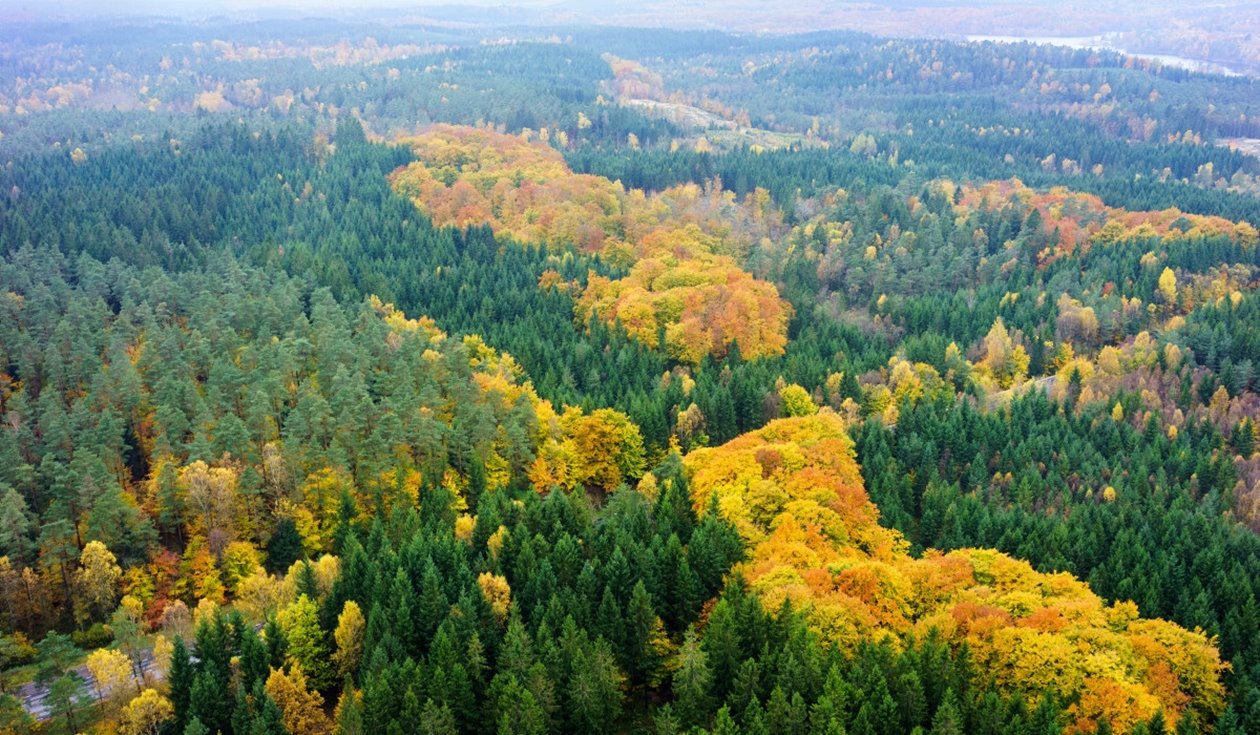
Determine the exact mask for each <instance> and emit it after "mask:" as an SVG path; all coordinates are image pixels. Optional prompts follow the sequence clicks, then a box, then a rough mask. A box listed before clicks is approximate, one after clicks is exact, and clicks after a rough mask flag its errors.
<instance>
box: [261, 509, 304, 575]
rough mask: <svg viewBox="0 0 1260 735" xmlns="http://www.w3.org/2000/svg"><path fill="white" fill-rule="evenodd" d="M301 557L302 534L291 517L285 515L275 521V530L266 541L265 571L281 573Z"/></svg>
mask: <svg viewBox="0 0 1260 735" xmlns="http://www.w3.org/2000/svg"><path fill="white" fill-rule="evenodd" d="M301 558H302V536H301V535H300V534H299V533H298V530H297V524H295V523H294V522H293V519H292V518H291V517H288V516H285V517H283V518H281V519H280V520H279V521H278V522H277V523H276V530H274V531H272V533H271V538H270V539H268V541H267V571H268V572H271V573H272V574H279V573H282V572H284V571H285V570H286V569H288V568H289V567H291V566H293V563H294V562H296V561H297V560H298V559H301Z"/></svg>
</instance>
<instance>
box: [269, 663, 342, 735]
mask: <svg viewBox="0 0 1260 735" xmlns="http://www.w3.org/2000/svg"><path fill="white" fill-rule="evenodd" d="M263 688H264V689H265V690H266V692H267V696H269V697H271V698H272V700H274V701H275V703H276V706H277V707H279V708H280V714H281V721H282V722H283V723H284V729H285V730H287V731H289V732H290V733H292V734H293V735H321V734H322V733H326V732H328V731H329V730H330V729H331V728H330V727H329V723H328V718H327V717H325V716H324V709H323V707H324V698H323V696H321V695H320V693H319V692H318V691H315V690H313V689H308V688H307V686H306V675H305V674H303V673H302V668H301V667H300V666H297V665H296V664H295V665H293V666H292V668H291V671H290V672H289V673H288V674H285V673H284V672H283V671H281V670H280V669H272V670H271V675H270V676H268V677H267V683H266V684H265V685H263Z"/></svg>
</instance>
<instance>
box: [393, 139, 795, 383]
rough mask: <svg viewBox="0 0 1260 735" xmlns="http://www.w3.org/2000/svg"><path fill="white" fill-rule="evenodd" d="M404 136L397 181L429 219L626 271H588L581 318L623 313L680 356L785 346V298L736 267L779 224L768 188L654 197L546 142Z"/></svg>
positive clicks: (754, 353) (640, 335)
mask: <svg viewBox="0 0 1260 735" xmlns="http://www.w3.org/2000/svg"><path fill="white" fill-rule="evenodd" d="M407 142H408V143H409V144H410V145H411V146H412V148H413V150H414V151H415V153H416V157H417V159H418V160H417V161H416V162H415V163H412V164H411V165H409V166H407V167H406V168H404V169H401V170H399V171H397V172H395V173H394V174H393V176H392V178H391V181H392V184H393V186H394V188H395V189H396V190H397V191H399V192H401V193H403V194H405V195H406V196H408V197H411V198H412V199H413V200H414V201H415V202H416V203H417V205H418V206H420V208H421V209H423V210H424V211H425V212H426V213H427V214H428V215H429V216H430V217H432V218H433V219H434V221H435V222H437V223H439V224H443V225H455V226H460V227H463V226H468V225H476V224H483V223H489V224H490V225H491V226H492V227H493V228H494V230H495V232H496V233H498V234H504V235H510V236H511V237H513V238H515V239H517V240H520V241H523V242H531V243H541V244H544V245H546V246H548V247H551V248H562V247H566V246H568V245H573V246H574V247H576V248H577V249H578V250H580V251H582V252H585V253H598V254H599V255H601V256H602V257H603V258H604V260H605V261H607V262H609V263H611V264H613V265H615V266H619V267H625V268H629V269H630V273H629V275H628V276H626V277H625V278H620V279H615V280H614V279H609V278H605V277H601V276H597V275H592V276H591V278H590V282H589V284H588V285H587V288H586V290H585V293H583V294H582V296H581V297H580V298H579V300H578V309H577V311H578V318H579V319H580V320H581V321H583V322H585V320H586V319H588V318H589V317H590V316H591V315H592V314H594V315H597V316H598V317H599V318H600V319H602V320H604V321H606V322H609V323H612V322H614V321H616V320H620V321H621V323H622V324H624V325H625V327H626V329H627V331H628V332H629V333H630V335H631V336H633V337H634V338H635V339H637V340H639V341H641V342H643V343H645V344H648V345H651V346H653V347H656V346H663V347H664V349H665V350H666V351H667V352H668V353H669V354H670V355H671V356H672V357H674V358H676V359H678V360H681V361H686V362H699V361H700V360H701V359H702V358H703V357H705V356H706V355H710V354H711V355H716V356H719V357H720V356H722V355H725V354H726V352H727V351H728V350H729V349H730V346H731V344H732V343H738V345H739V349H740V353H741V354H742V355H743V356H745V357H749V358H756V357H762V356H769V355H779V354H782V353H783V350H784V347H785V346H786V344H787V324H788V320H789V319H790V318H791V306H790V305H788V304H787V302H785V301H784V300H783V299H781V298H780V297H779V293H778V289H777V288H776V287H775V286H774V285H773V284H771V283H769V282H766V281H760V280H757V279H755V278H753V277H752V276H751V275H749V274H748V273H746V272H745V271H743V270H742V269H741V268H740V266H739V261H740V259H741V258H743V257H744V256H746V255H747V254H748V253H749V252H750V251H751V250H752V249H753V247H754V246H755V245H757V244H758V243H760V242H761V241H762V240H763V239H764V238H767V237H769V236H771V235H772V234H774V233H777V232H781V231H782V230H783V223H782V220H781V218H780V216H779V215H778V213H777V212H776V211H775V210H774V209H773V207H772V206H771V205H770V203H769V198H768V196H767V195H766V194H765V192H764V191H760V190H758V191H754V192H753V193H751V194H749V195H748V197H747V198H745V199H744V200H742V201H739V200H736V198H735V196H734V194H732V193H730V192H727V191H723V190H722V188H721V187H720V185H717V184H714V185H711V186H708V187H699V186H696V185H694V184H690V185H684V186H677V187H673V188H670V189H667V190H665V191H663V192H660V193H656V194H650V195H649V194H646V193H644V192H642V191H639V190H627V189H625V188H624V187H623V186H622V185H621V184H620V182H614V181H609V180H608V179H606V178H603V177H600V176H592V175H587V174H576V173H574V172H573V171H572V170H570V169H569V167H568V165H567V164H566V163H565V161H564V158H563V156H561V155H560V153H559V152H558V151H556V150H554V149H552V148H551V147H550V146H549V145H547V144H546V143H545V142H542V141H531V140H530V139H529V137H528V136H514V135H504V134H501V133H495V132H491V131H487V130H482V129H479V128H468V127H456V126H435V127H434V128H433V129H432V130H431V131H430V132H428V133H426V134H425V135H422V136H419V137H417V138H411V139H409V140H408V141H407ZM551 285H556V284H554V283H552V284H551ZM662 336H663V340H664V344H663V345H661V339H662Z"/></svg>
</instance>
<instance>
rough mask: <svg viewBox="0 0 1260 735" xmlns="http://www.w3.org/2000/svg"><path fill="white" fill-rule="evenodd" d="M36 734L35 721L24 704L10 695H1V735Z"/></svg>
mask: <svg viewBox="0 0 1260 735" xmlns="http://www.w3.org/2000/svg"><path fill="white" fill-rule="evenodd" d="M30 732H35V719H34V718H33V717H31V716H30V714H29V713H28V712H27V711H26V709H25V708H23V707H22V702H21V701H19V700H18V698H17V697H14V696H12V695H9V694H0V735H25V734H26V733H30Z"/></svg>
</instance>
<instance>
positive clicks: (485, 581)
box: [477, 572, 512, 623]
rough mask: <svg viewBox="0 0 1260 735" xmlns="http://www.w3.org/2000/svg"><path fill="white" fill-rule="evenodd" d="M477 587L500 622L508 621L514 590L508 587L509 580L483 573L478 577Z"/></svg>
mask: <svg viewBox="0 0 1260 735" xmlns="http://www.w3.org/2000/svg"><path fill="white" fill-rule="evenodd" d="M477 585H478V586H479V587H481V594H482V595H483V596H485V598H486V602H488V603H490V610H491V611H492V612H494V616H495V617H496V618H498V620H499V622H500V623H502V622H504V621H505V620H507V613H508V607H509V606H510V605H511V604H512V588H511V587H509V586H508V581H507V578H505V577H501V576H499V575H497V574H491V573H490V572H482V573H481V574H479V575H478V576H477Z"/></svg>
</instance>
